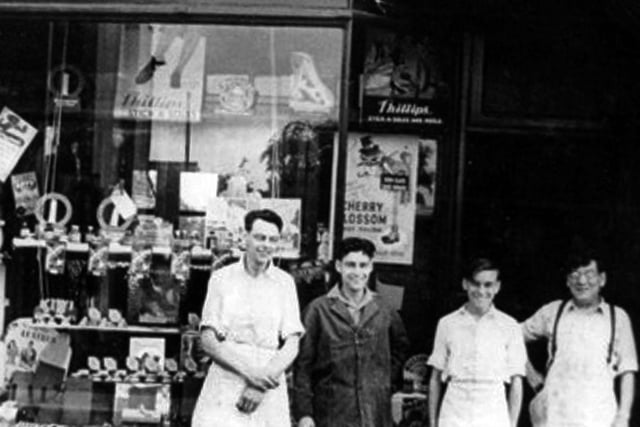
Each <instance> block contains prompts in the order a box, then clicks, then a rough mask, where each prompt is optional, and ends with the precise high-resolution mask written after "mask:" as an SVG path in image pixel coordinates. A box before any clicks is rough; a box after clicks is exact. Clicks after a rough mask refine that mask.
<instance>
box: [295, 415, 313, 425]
mask: <svg viewBox="0 0 640 427" xmlns="http://www.w3.org/2000/svg"><path fill="white" fill-rule="evenodd" d="M298 427H316V423H315V422H314V421H313V418H311V417H309V416H306V417H302V418H300V421H298Z"/></svg>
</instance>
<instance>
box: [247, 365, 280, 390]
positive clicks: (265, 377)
mask: <svg viewBox="0 0 640 427" xmlns="http://www.w3.org/2000/svg"><path fill="white" fill-rule="evenodd" d="M244 379H245V380H246V381H247V383H248V384H249V385H251V386H253V387H254V388H257V389H258V390H261V391H267V390H271V389H274V388H276V387H278V385H280V381H279V380H278V377H277V376H275V375H274V374H272V373H270V372H266V371H264V370H257V369H256V370H251V371H249V372H247V373H246V374H245V375H244Z"/></svg>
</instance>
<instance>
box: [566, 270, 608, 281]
mask: <svg viewBox="0 0 640 427" xmlns="http://www.w3.org/2000/svg"><path fill="white" fill-rule="evenodd" d="M583 277H584V279H585V280H586V281H587V282H588V283H594V282H595V281H597V280H598V279H599V278H600V273H598V272H597V271H595V270H588V271H574V272H573V273H571V274H569V281H570V282H571V283H577V282H579V281H580V279H581V278H583Z"/></svg>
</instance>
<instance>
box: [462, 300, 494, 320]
mask: <svg viewBox="0 0 640 427" xmlns="http://www.w3.org/2000/svg"><path fill="white" fill-rule="evenodd" d="M496 312H497V310H496V306H495V305H493V304H491V307H489V311H487V312H486V313H485V314H484V316H482V317H481V318H482V319H484V318H485V317H486V318H488V319H493V318H494V317H495V316H496ZM458 313H459V314H460V315H462V316H472V314H471V313H470V312H469V310H467V304H466V303H465V304H463V305H462V307H460V309H459V310H458Z"/></svg>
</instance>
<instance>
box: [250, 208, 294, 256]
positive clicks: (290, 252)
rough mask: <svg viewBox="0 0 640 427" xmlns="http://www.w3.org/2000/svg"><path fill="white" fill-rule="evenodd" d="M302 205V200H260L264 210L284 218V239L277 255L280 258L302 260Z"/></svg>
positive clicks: (281, 240) (282, 238)
mask: <svg viewBox="0 0 640 427" xmlns="http://www.w3.org/2000/svg"><path fill="white" fill-rule="evenodd" d="M301 204H302V203H301V200H300V199H261V200H260V207H261V208H262V209H271V210H272V211H274V212H275V213H277V214H278V215H280V217H281V218H282V222H283V225H282V234H281V236H282V237H281V239H280V244H279V246H278V252H277V254H276V256H278V257H279V258H284V259H296V258H300V230H301Z"/></svg>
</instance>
